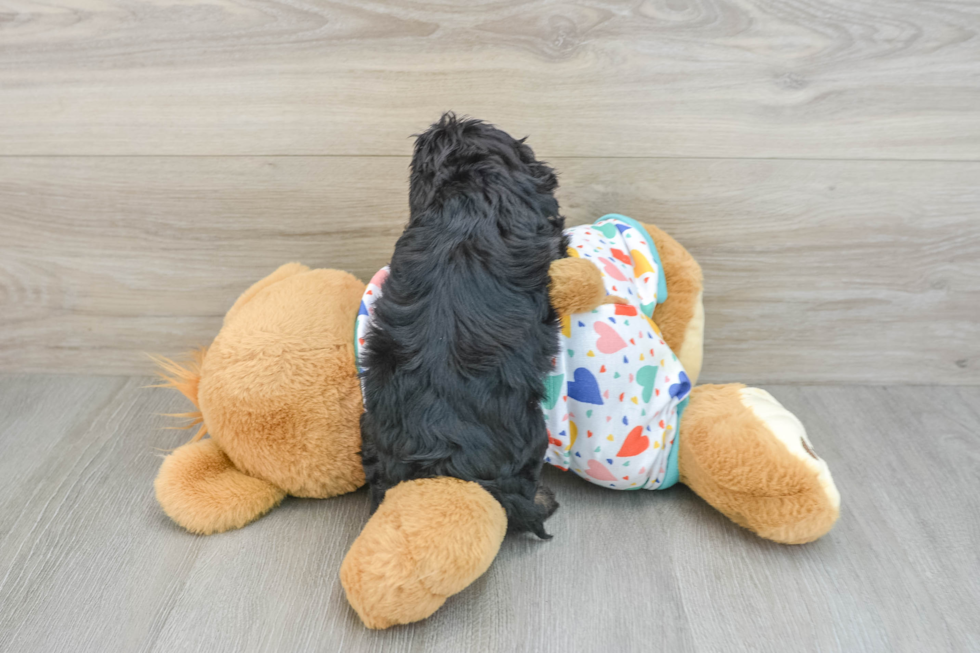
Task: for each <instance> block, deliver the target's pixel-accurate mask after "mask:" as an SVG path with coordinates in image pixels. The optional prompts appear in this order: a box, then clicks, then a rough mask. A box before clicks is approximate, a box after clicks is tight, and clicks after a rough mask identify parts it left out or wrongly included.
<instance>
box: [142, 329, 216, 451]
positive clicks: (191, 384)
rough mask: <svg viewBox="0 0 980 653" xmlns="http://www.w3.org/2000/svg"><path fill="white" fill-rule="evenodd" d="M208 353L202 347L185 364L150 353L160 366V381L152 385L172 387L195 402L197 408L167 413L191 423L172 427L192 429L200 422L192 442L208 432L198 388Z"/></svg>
mask: <svg viewBox="0 0 980 653" xmlns="http://www.w3.org/2000/svg"><path fill="white" fill-rule="evenodd" d="M207 353H208V350H207V348H206V347H201V348H200V349H198V350H196V351H193V352H191V354H190V355H189V360H187V361H186V362H184V363H183V364H181V363H178V362H176V361H174V360H173V359H170V358H167V357H166V356H158V355H155V354H149V357H150V359H151V360H152V361H153V362H154V363H156V364H157V367H159V368H160V369H159V370H157V376H158V377H159V378H160V383H157V384H155V385H151V386H150V387H151V388H172V389H174V390H176V391H177V392H179V393H180V394H182V395H184V396H185V397H187V398H188V399H189V400H190V402H191V403H192V404H194V408H196V409H197V410H194V411H190V412H186V413H168V415H167V416H168V417H180V418H183V419H189V420H190V423H189V424H187V425H185V426H175V427H171V428H177V429H190V428H193V427H195V426H197V425H199V424H200V428H199V429H198V431H197V433H196V434H194V437H193V438H191V440H190V441H191V442H196V441H198V440H200V439H201V438H203V437H204V436H205V435H206V434H207V432H208V427H207V424H205V423H204V416H203V415H202V414H201V407H200V405H199V404H198V401H197V390H198V386H199V384H200V382H201V366H202V365H203V364H204V357H205V356H206V355H207Z"/></svg>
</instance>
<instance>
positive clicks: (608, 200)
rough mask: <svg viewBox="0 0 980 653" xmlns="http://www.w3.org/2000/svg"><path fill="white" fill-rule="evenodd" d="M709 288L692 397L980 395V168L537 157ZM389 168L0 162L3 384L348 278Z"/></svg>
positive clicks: (573, 192) (398, 195)
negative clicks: (871, 388)
mask: <svg viewBox="0 0 980 653" xmlns="http://www.w3.org/2000/svg"><path fill="white" fill-rule="evenodd" d="M552 163H553V164H554V165H555V166H556V167H557V168H558V169H559V170H560V171H561V180H562V188H561V191H560V195H561V201H562V204H563V207H564V209H563V210H564V212H565V214H566V215H567V216H568V219H569V222H570V223H572V224H579V223H583V222H588V221H591V220H593V219H595V218H597V217H599V216H601V215H602V214H604V213H606V212H610V211H616V212H620V213H625V214H627V215H630V216H633V217H635V218H638V219H641V220H649V221H651V222H654V223H656V224H658V225H659V226H660V227H662V228H664V229H666V230H667V231H668V232H670V233H671V234H673V235H674V236H675V237H677V238H678V239H679V240H680V241H681V242H682V243H683V244H685V245H686V246H687V247H688V248H689V249H690V251H691V252H692V253H693V254H694V256H695V257H696V258H697V259H698V260H699V261H700V262H701V264H702V266H703V268H704V271H705V276H706V295H705V309H706V314H707V339H706V357H705V370H704V376H703V378H704V380H705V381H732V380H741V381H747V382H756V383H759V382H821V383H841V382H849V383H872V384H875V383H883V382H888V383H938V384H963V383H968V384H978V383H980V309H978V308H977V307H978V306H980V187H978V185H977V183H976V182H977V179H980V163H968V162H957V163H942V162H873V161H854V162H839V161H744V160H650V159H641V160H624V159H575V158H572V159H565V158H561V157H558V158H552ZM406 179H407V159H405V158H401V157H378V158H372V157H362V158H352V159H347V158H340V159H338V158H330V157H271V158H268V157H256V158H253V157H216V158H211V157H176V158H173V157H159V158H154V157H134V158H115V157H108V158H106V157H94V158H89V157H81V158H74V157H68V158H62V157H55V158H52V157H37V158H32V157H26V158H20V157H17V158H12V159H11V158H7V159H4V158H0V207H2V208H0V224H2V229H3V234H4V236H3V239H2V240H0V369H6V370H7V371H33V372H90V373H97V374H125V373H147V372H149V371H150V369H151V368H150V364H149V362H148V361H147V360H146V359H144V358H143V357H142V355H141V352H144V351H153V352H159V353H164V354H167V355H177V354H180V353H181V352H182V351H186V350H188V349H190V348H193V347H195V346H197V345H200V344H207V343H209V342H210V341H211V339H212V338H213V337H214V335H215V334H216V333H217V329H218V328H219V326H220V322H221V317H222V316H223V315H224V312H225V311H226V310H227V309H228V307H229V306H230V305H231V303H232V302H233V301H234V299H235V297H236V296H237V295H238V294H239V293H240V292H242V291H243V290H244V289H245V288H247V287H248V286H249V285H251V284H252V283H253V282H254V281H256V280H257V279H259V278H261V277H263V276H265V275H266V274H268V273H269V272H270V271H272V270H273V269H275V268H276V267H278V266H279V265H280V264H282V263H284V262H287V261H291V260H298V261H301V262H303V263H306V264H308V265H312V266H320V267H336V268H341V269H346V270H349V271H351V272H353V273H354V274H356V275H358V276H359V277H361V278H362V279H367V278H369V277H370V276H371V275H372V274H373V273H374V272H375V271H376V270H377V269H378V268H380V267H381V266H382V265H384V264H385V263H386V261H387V258H388V256H389V255H390V252H391V248H392V246H393V244H394V242H395V239H396V238H397V236H398V235H399V233H400V232H401V229H402V226H403V224H404V221H405V217H406V202H407V200H406V197H407V184H406Z"/></svg>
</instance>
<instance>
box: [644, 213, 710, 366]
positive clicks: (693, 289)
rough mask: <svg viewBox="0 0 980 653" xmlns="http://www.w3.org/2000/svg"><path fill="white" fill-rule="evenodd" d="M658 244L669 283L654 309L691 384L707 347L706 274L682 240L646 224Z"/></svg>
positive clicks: (656, 317) (655, 317)
mask: <svg viewBox="0 0 980 653" xmlns="http://www.w3.org/2000/svg"><path fill="white" fill-rule="evenodd" d="M643 226H644V227H646V230H647V231H648V232H649V233H650V236H651V237H652V238H653V240H654V242H655V244H656V246H657V254H658V255H659V256H660V262H661V264H662V265H663V273H664V278H665V280H666V282H667V299H666V300H665V301H664V302H662V303H660V304H657V307H656V308H655V309H654V310H653V321H654V322H656V323H657V326H658V327H659V328H660V332H661V335H663V338H664V342H666V343H667V345H668V346H669V347H670V350H671V351H673V352H674V353H675V354H677V358H679V359H680V361H681V364H682V365H683V366H684V370H685V371H686V372H687V376H688V378H689V379H691V385H694V384H696V383H697V382H698V375H700V374H701V361H702V349H703V347H704V305H703V304H702V300H701V295H702V289H703V286H704V283H703V282H704V277H703V276H702V274H701V266H699V265H698V262H697V261H695V260H694V257H693V256H691V255H690V254H689V253H688V251H687V250H686V249H684V247H683V246H681V244H680V243H678V242H677V241H676V240H674V239H673V238H672V237H671V236H670V235H669V234H668V233H666V232H664V231H662V230H660V229H658V228H657V227H655V226H654V225H652V224H644V225H643Z"/></svg>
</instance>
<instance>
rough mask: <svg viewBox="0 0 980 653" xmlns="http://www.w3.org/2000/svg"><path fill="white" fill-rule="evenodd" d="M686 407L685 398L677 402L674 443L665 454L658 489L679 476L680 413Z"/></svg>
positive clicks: (668, 484)
mask: <svg viewBox="0 0 980 653" xmlns="http://www.w3.org/2000/svg"><path fill="white" fill-rule="evenodd" d="M685 408H687V398H685V399H684V401H682V402H681V403H679V404H677V426H676V427H674V444H673V446H672V447H671V448H670V453H669V454H667V471H666V472H664V482H663V483H661V484H660V487H658V488H657V489H658V490H666V489H667V488H669V487H670V486H671V485H674V484H675V483H677V480H678V479H679V478H680V476H681V470H680V466H679V465H678V464H677V449H679V448H680V446H681V415H683V414H684V409H685Z"/></svg>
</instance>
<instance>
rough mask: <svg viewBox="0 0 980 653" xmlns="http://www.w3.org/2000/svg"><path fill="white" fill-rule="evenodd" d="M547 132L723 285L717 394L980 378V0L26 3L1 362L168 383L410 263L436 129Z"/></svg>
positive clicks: (6, 203) (590, 207)
mask: <svg viewBox="0 0 980 653" xmlns="http://www.w3.org/2000/svg"><path fill="white" fill-rule="evenodd" d="M445 109H454V110H456V111H458V112H460V113H469V114H472V115H475V116H478V117H482V118H486V119H489V120H491V121H493V122H496V123H497V124H499V125H500V126H501V127H503V128H505V129H507V130H508V131H511V132H512V133H515V134H520V135H524V134H529V135H530V142H531V144H532V145H533V146H534V147H535V150H536V152H537V153H538V154H539V155H540V156H542V157H543V158H546V159H548V160H549V161H551V162H552V163H553V164H554V165H555V166H556V167H557V168H558V169H559V170H560V171H561V173H562V176H561V181H562V189H561V200H562V203H563V207H564V211H565V213H566V215H567V216H568V217H569V219H570V221H571V222H572V223H581V222H586V221H589V220H591V219H594V218H595V217H598V216H599V215H602V214H603V213H605V212H609V211H616V212H620V213H626V214H628V215H632V216H633V217H636V218H638V219H642V220H648V221H651V222H655V223H657V224H659V225H660V226H662V227H664V228H665V229H667V230H668V231H670V232H671V233H673V234H674V235H675V236H676V237H677V238H678V239H679V240H681V241H682V242H683V243H684V244H686V245H687V246H688V247H689V249H690V250H691V251H692V253H694V255H695V256H696V257H697V258H698V259H699V260H700V261H701V263H702V265H703V267H704V270H705V274H706V278H707V289H706V298H705V307H706V312H707V319H708V325H707V328H708V331H707V341H706V364H705V370H704V376H703V379H704V380H707V381H711V380H713V381H729V380H744V381H748V382H753V383H776V382H781V383H862V384H865V383H866V384H885V383H916V384H980V5H978V4H975V3H966V2H955V1H953V0H918V1H913V0H906V1H899V0H895V1H892V2H887V3H881V2H876V1H870V0H869V1H864V0H857V1H854V0H822V1H821V2H813V1H812V0H783V1H782V2H778V3H772V2H762V1H761V0H756V1H749V0H717V1H714V2H703V1H701V0H646V1H642V2H640V1H635V2H634V1H630V2H618V1H616V0H606V1H600V0H585V1H582V2H576V3H569V2H522V1H516V0H515V1H508V0H505V1H504V2H495V3H481V2H477V3H448V2H447V3H443V4H435V3H431V4H421V3H395V2H385V1H382V0H374V1H369V2H355V1H354V0H339V1H334V2H325V1H323V0H312V1H309V2H302V3H299V2H272V1H269V0H208V2H204V0H143V1H136V0H129V1H123V0H56V1H55V2H54V3H51V2H43V3H42V2H34V1H28V0H7V1H6V2H2V3H0V370H2V371H21V372H24V371H26V372H66V373H77V372H88V373H93V372H94V373H106V374H131V373H145V372H147V371H148V370H149V369H150V368H149V365H148V363H147V361H146V360H145V359H143V358H142V357H141V355H140V353H141V352H143V351H155V352H161V353H165V354H178V353H180V352H181V351H182V350H185V349H187V348H190V347H192V346H194V345H196V344H201V343H206V342H208V341H209V340H210V338H211V337H213V335H214V333H215V332H216V329H217V327H218V325H219V324H220V319H221V316H222V314H223V313H224V311H225V310H226V309H227V307H228V306H229V305H230V303H231V302H232V301H233V300H234V298H235V296H236V295H237V294H238V293H239V292H240V291H241V290H243V289H244V288H245V287H247V286H248V285H249V284H250V283H251V282H252V281H254V280H256V279H258V278H260V277H261V276H263V275H265V274H267V273H268V272H269V271H271V270H272V269H274V268H275V267H276V266H278V265H279V264H280V263H283V262H285V261H289V260H299V261H302V262H305V263H307V264H310V265H316V266H330V267H339V268H344V269H348V270H350V271H352V272H354V273H356V274H358V275H360V276H362V277H366V276H368V275H370V274H371V273H372V272H373V271H374V270H375V269H377V267H379V266H380V265H382V264H383V263H384V261H385V259H386V257H387V256H388V254H389V253H390V251H391V247H392V245H393V243H394V240H395V238H396V237H397V235H398V233H399V232H400V229H401V226H402V224H403V222H404V219H405V214H406V178H407V164H408V158H407V155H408V153H409V152H410V147H411V140H410V138H409V136H410V135H411V134H412V133H415V132H418V131H420V130H422V129H424V128H425V126H426V125H427V124H428V123H429V122H431V121H432V120H434V119H435V118H437V117H438V115H439V113H440V112H441V111H442V110H445Z"/></svg>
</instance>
